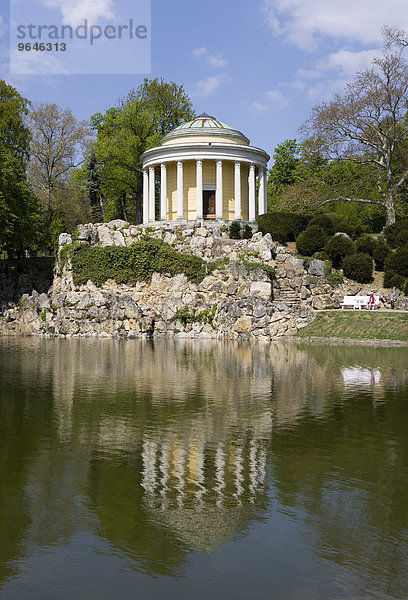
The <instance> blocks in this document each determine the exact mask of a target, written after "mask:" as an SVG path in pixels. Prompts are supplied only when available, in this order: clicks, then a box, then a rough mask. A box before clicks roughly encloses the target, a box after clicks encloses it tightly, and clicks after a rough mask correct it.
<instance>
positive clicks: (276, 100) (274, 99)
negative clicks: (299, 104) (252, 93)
mask: <svg viewBox="0 0 408 600" xmlns="http://www.w3.org/2000/svg"><path fill="white" fill-rule="evenodd" d="M265 97H266V99H267V100H269V102H271V103H272V104H277V105H278V106H279V108H285V106H287V105H288V103H289V101H288V99H287V98H286V96H284V95H283V94H282V92H281V91H280V90H269V91H268V92H266V94H265Z"/></svg>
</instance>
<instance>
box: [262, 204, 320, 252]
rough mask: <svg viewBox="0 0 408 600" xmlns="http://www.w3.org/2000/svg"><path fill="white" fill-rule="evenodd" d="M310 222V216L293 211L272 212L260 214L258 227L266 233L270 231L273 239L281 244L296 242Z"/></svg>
mask: <svg viewBox="0 0 408 600" xmlns="http://www.w3.org/2000/svg"><path fill="white" fill-rule="evenodd" d="M308 222H309V217H307V216H306V215H301V214H297V213H292V212H277V211H276V212H270V213H266V214H264V215H259V216H258V229H259V231H261V232H262V233H263V234H264V235H265V233H270V234H271V236H272V239H273V240H278V242H280V243H281V244H286V242H294V241H295V239H296V238H297V237H298V235H299V234H300V233H301V232H302V231H304V230H305V229H306V227H307V224H308Z"/></svg>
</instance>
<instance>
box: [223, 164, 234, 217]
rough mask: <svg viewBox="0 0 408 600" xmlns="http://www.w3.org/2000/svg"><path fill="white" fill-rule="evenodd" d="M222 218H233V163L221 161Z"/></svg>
mask: <svg viewBox="0 0 408 600" xmlns="http://www.w3.org/2000/svg"><path fill="white" fill-rule="evenodd" d="M222 218H223V219H225V220H226V221H233V220H234V218H235V163H234V162H232V161H225V160H224V161H223V163H222Z"/></svg>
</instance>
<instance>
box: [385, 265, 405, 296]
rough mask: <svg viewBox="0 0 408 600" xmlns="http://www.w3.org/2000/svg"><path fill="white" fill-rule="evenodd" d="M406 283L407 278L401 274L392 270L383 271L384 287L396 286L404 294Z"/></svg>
mask: <svg viewBox="0 0 408 600" xmlns="http://www.w3.org/2000/svg"><path fill="white" fill-rule="evenodd" d="M407 284H408V279H405V277H402V275H398V273H395V272H394V271H385V273H384V287H386V288H397V289H398V290H401V291H403V292H404V293H405V294H406V292H405V289H406V288H407Z"/></svg>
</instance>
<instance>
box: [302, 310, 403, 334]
mask: <svg viewBox="0 0 408 600" xmlns="http://www.w3.org/2000/svg"><path fill="white" fill-rule="evenodd" d="M309 336H313V337H337V338H345V339H363V340H375V339H377V340H402V341H408V313H392V312H379V311H367V312H362V311H351V310H345V311H328V312H322V313H320V314H318V315H317V317H316V319H315V320H314V321H313V323H310V325H307V326H306V327H304V328H303V329H301V330H300V331H299V333H298V334H297V337H309Z"/></svg>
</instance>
